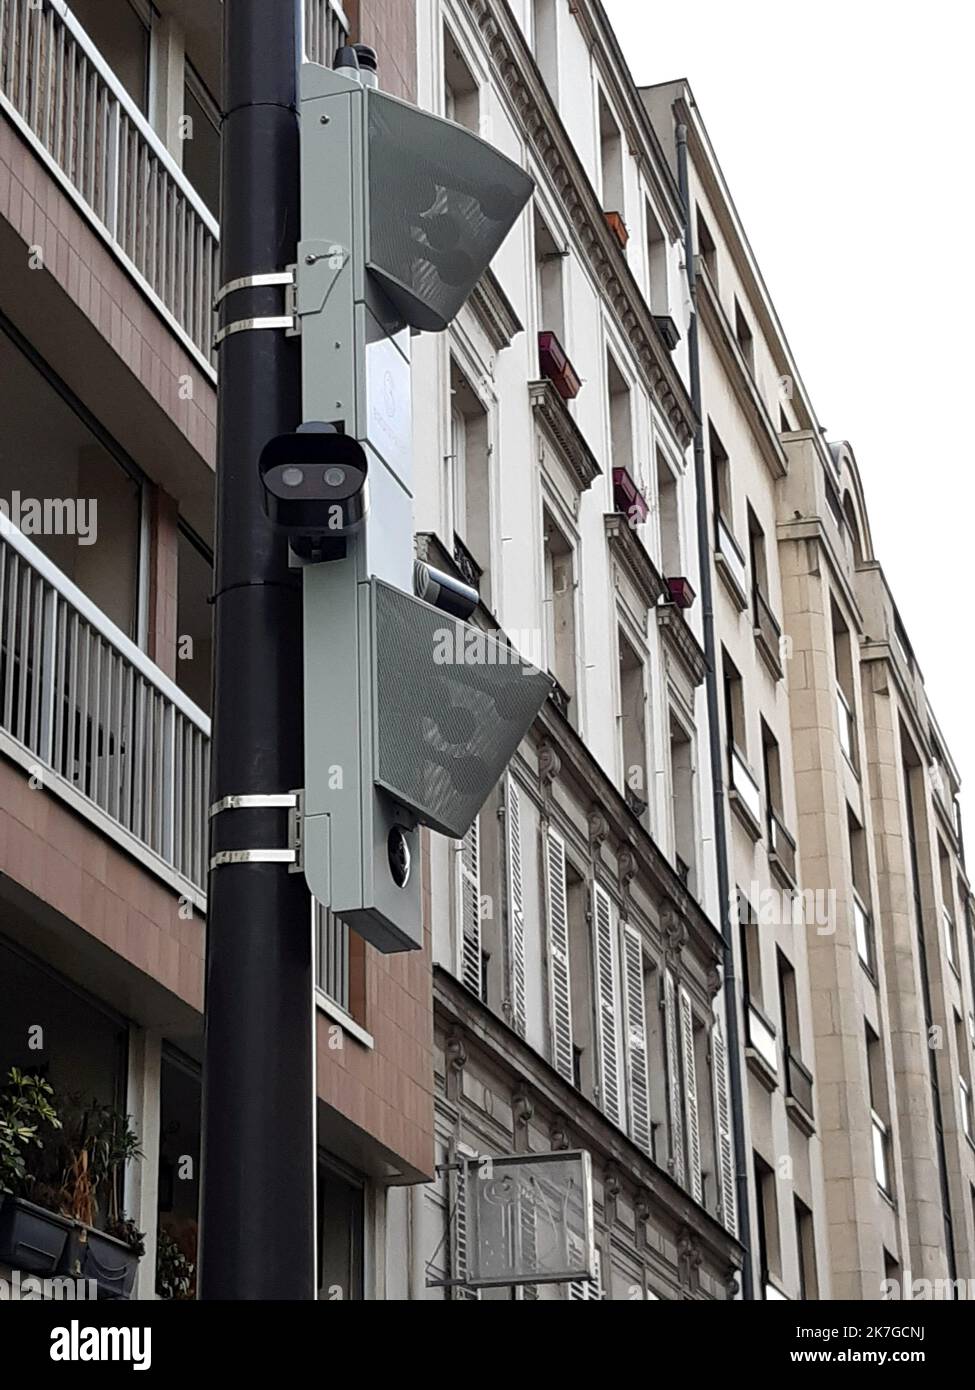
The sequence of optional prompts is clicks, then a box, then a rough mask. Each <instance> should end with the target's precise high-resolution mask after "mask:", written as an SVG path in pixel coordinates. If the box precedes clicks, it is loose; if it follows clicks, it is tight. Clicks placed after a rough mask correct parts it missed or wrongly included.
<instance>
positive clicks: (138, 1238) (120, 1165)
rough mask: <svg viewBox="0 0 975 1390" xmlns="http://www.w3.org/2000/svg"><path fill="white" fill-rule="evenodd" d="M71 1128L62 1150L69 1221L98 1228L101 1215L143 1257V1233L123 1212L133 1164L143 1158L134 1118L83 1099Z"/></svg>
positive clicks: (76, 1105)
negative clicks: (127, 1178) (128, 1173)
mask: <svg viewBox="0 0 975 1390" xmlns="http://www.w3.org/2000/svg"><path fill="white" fill-rule="evenodd" d="M73 1107H74V1109H73V1115H72V1118H71V1120H70V1122H69V1123H68V1125H67V1126H66V1130H65V1144H64V1146H63V1151H62V1168H61V1181H60V1205H61V1208H62V1210H63V1211H65V1213H66V1214H67V1215H68V1216H73V1217H74V1219H75V1220H76V1221H83V1222H84V1223H85V1225H87V1226H94V1224H95V1219H96V1217H97V1215H98V1213H99V1212H100V1211H104V1214H105V1217H106V1229H107V1230H108V1231H109V1232H110V1233H112V1234H115V1233H116V1232H118V1231H121V1232H122V1235H121V1236H120V1238H121V1239H122V1240H125V1242H126V1244H128V1245H131V1246H132V1248H133V1249H135V1248H136V1247H137V1246H138V1247H139V1250H138V1253H140V1254H141V1253H142V1251H143V1249H144V1247H143V1245H142V1233H141V1232H140V1231H138V1230H136V1227H135V1225H134V1223H133V1222H131V1221H129V1220H128V1219H127V1218H126V1216H125V1213H124V1212H123V1210H122V1186H123V1182H124V1179H125V1169H126V1166H127V1164H129V1163H133V1162H136V1161H137V1160H138V1159H141V1158H142V1157H143V1154H142V1150H141V1149H140V1148H139V1137H138V1135H137V1134H136V1133H135V1131H134V1130H133V1129H132V1128H131V1127H130V1124H129V1116H128V1115H126V1114H125V1112H124V1111H122V1110H119V1109H117V1107H115V1106H113V1105H103V1104H102V1103H101V1102H99V1101H97V1100H91V1101H89V1102H87V1103H84V1102H82V1101H80V1100H79V1099H78V1098H77V1097H76V1098H74V1101H73Z"/></svg>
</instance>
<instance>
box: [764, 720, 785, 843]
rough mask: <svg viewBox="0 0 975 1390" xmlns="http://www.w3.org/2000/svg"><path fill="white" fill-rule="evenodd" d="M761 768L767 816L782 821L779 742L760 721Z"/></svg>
mask: <svg viewBox="0 0 975 1390" xmlns="http://www.w3.org/2000/svg"><path fill="white" fill-rule="evenodd" d="M762 767H763V771H764V773H765V801H766V804H767V806H768V812H769V816H770V818H771V817H773V816H774V817H776V818H777V819H778V820H779V821H781V820H782V814H783V812H782V762H781V757H780V754H779V741H778V739H777V738H776V737H775V735H774V734H773V733H772V730H771V729H770V728H769V726H768V725H767V724H766V722H765V720H764V719H763V720H762Z"/></svg>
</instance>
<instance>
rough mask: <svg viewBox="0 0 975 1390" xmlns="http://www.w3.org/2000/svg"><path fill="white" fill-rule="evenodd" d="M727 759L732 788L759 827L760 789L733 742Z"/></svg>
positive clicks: (760, 816)
mask: <svg viewBox="0 0 975 1390" xmlns="http://www.w3.org/2000/svg"><path fill="white" fill-rule="evenodd" d="M728 760H729V766H730V777H731V787H732V790H733V791H735V792H737V793H738V796H739V798H740V799H741V801H742V803H743V804H744V806H745V807H746V809H747V810H748V812H749V814H750V815H751V816H752V817H753V818H754V820H756V821H757V822H758V824H759V827H761V823H762V791H761V788H760V787H759V785H758V783H757V782H756V781H755V778H754V777H753V776H752V774H751V772H750V771H749V769H748V764H747V763H746V762H745V759H744V758H743V757H742V755H741V754H740V753H739V752H738V749H737V748H736V747H735V745H734V744H733V743H732V744H731V746H730V747H729V749H728Z"/></svg>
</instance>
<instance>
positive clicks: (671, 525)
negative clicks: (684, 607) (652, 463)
mask: <svg viewBox="0 0 975 1390" xmlns="http://www.w3.org/2000/svg"><path fill="white" fill-rule="evenodd" d="M657 513H658V519H659V525H660V563H661V566H662V568H663V572H664V576H665V578H668V579H670V578H677V577H678V576H679V575H682V574H683V564H684V561H683V554H682V549H681V535H680V494H679V492H678V488H677V479H676V477H675V476H674V472H673V469H672V468H671V467H670V464H669V463H668V462H667V460H666V458H665V457H664V455H663V454H662V453H661V451H660V450H659V449H658V450H657Z"/></svg>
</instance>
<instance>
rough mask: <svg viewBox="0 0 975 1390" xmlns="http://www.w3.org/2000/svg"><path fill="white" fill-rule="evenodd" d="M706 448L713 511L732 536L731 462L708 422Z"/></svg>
mask: <svg viewBox="0 0 975 1390" xmlns="http://www.w3.org/2000/svg"><path fill="white" fill-rule="evenodd" d="M708 446H709V453H710V455H711V492H712V497H713V503H714V508H715V511H716V512H717V513H718V516H719V517H720V519H721V520H722V521H723V522H724V524H725V526H726V527H727V528H728V530H729V531H730V532H731V533H732V534H734V523H733V520H732V518H733V516H734V508H733V507H732V501H731V462H730V460H729V458H728V451H727V450H726V449H725V447H724V445H723V444H722V443H721V439H720V437H719V435H718V432H717V430H716V429H715V428H714V426H713V425H712V424H711V422H710V420H709V421H708Z"/></svg>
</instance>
